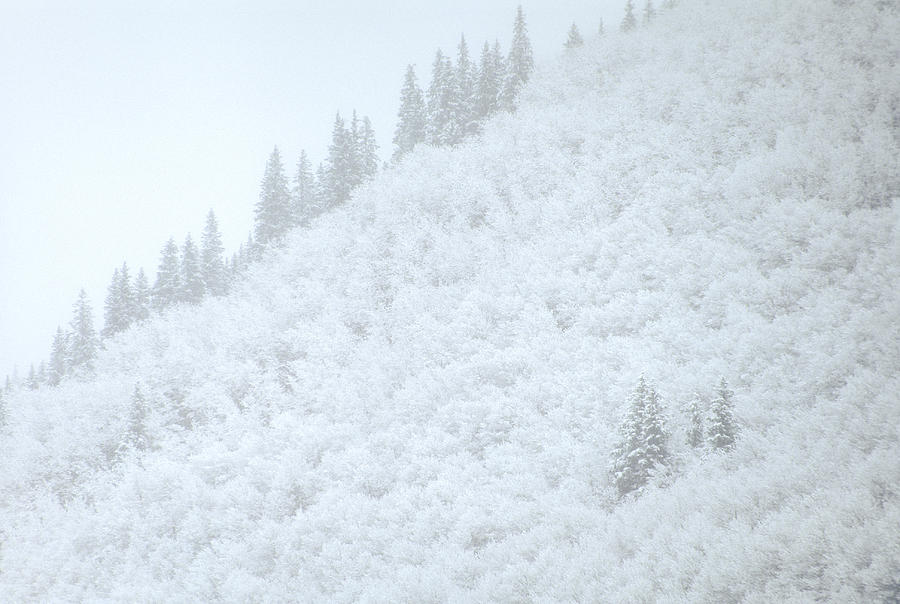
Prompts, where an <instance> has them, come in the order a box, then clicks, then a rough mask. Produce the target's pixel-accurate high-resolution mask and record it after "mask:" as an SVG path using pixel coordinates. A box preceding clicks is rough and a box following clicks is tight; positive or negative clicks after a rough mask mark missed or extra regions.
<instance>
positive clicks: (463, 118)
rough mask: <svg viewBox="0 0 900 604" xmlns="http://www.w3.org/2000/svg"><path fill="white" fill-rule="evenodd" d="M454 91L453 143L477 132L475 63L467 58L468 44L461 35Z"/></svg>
mask: <svg viewBox="0 0 900 604" xmlns="http://www.w3.org/2000/svg"><path fill="white" fill-rule="evenodd" d="M454 80H455V83H456V91H455V94H454V101H455V104H456V105H455V108H454V115H453V119H454V122H455V124H454V127H453V132H454V141H453V142H454V143H459V142H461V141H462V140H463V139H464V138H465V137H467V136H470V135H472V134H475V133H476V132H478V120H477V118H476V116H475V86H476V80H477V74H476V73H475V65H474V64H473V63H472V60H471V59H470V58H469V46H468V44H466V37H465V36H462V37H461V38H460V41H459V46H458V47H457V55H456V74H455V78H454Z"/></svg>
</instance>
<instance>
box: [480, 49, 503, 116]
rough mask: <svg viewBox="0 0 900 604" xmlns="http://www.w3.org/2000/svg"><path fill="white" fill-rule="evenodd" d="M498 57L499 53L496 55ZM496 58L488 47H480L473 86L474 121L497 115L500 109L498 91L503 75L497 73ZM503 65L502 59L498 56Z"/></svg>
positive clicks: (500, 65)
mask: <svg viewBox="0 0 900 604" xmlns="http://www.w3.org/2000/svg"><path fill="white" fill-rule="evenodd" d="M497 54H498V55H499V52H498V53H497ZM497 58H498V57H497V56H495V54H494V53H493V52H492V51H491V47H490V45H489V44H488V43H487V42H485V43H484V46H482V47H481V59H480V61H479V64H478V81H477V82H476V85H475V105H474V113H475V119H476V120H478V122H483V121H484V120H486V119H487V118H489V117H490V116H492V115H494V114H495V113H497V109H499V107H500V90H501V88H502V83H503V74H502V73H498V63H497ZM499 58H500V64H499V67H502V65H503V57H502V56H499Z"/></svg>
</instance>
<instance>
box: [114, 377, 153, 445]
mask: <svg viewBox="0 0 900 604" xmlns="http://www.w3.org/2000/svg"><path fill="white" fill-rule="evenodd" d="M149 444H150V438H149V435H148V433H147V400H146V399H145V398H144V393H143V392H141V387H140V385H138V384H135V386H134V393H133V394H132V395H131V411H130V412H129V416H128V429H127V430H126V432H125V435H124V436H123V438H122V444H121V445H120V449H131V450H134V451H144V450H145V449H147V447H148V446H149Z"/></svg>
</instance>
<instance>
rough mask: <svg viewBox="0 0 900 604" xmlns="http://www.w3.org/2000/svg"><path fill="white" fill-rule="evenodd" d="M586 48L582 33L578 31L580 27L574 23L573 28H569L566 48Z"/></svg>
mask: <svg viewBox="0 0 900 604" xmlns="http://www.w3.org/2000/svg"><path fill="white" fill-rule="evenodd" d="M582 46H584V38H582V37H581V32H579V31H578V26H577V25H575V24H574V23H573V24H572V27H571V28H569V37H568V38H567V39H566V48H567V49H572V48H580V47H582Z"/></svg>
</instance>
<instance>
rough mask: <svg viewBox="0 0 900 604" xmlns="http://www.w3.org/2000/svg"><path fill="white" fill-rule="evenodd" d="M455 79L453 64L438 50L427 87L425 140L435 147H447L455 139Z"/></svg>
mask: <svg viewBox="0 0 900 604" xmlns="http://www.w3.org/2000/svg"><path fill="white" fill-rule="evenodd" d="M455 80H456V77H455V75H454V73H453V64H452V63H451V61H450V59H449V58H448V57H445V56H444V53H442V52H441V50H440V49H438V51H437V53H436V54H435V57H434V62H433V63H432V65H431V84H430V85H429V86H428V106H427V107H428V108H427V112H428V119H427V122H426V127H425V138H426V141H427V142H428V144H430V145H434V146H436V147H438V146H441V145H449V144H451V143H452V142H454V140H455V139H456V133H455V132H454V126H455V115H454V114H455V111H456V81H455Z"/></svg>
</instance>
